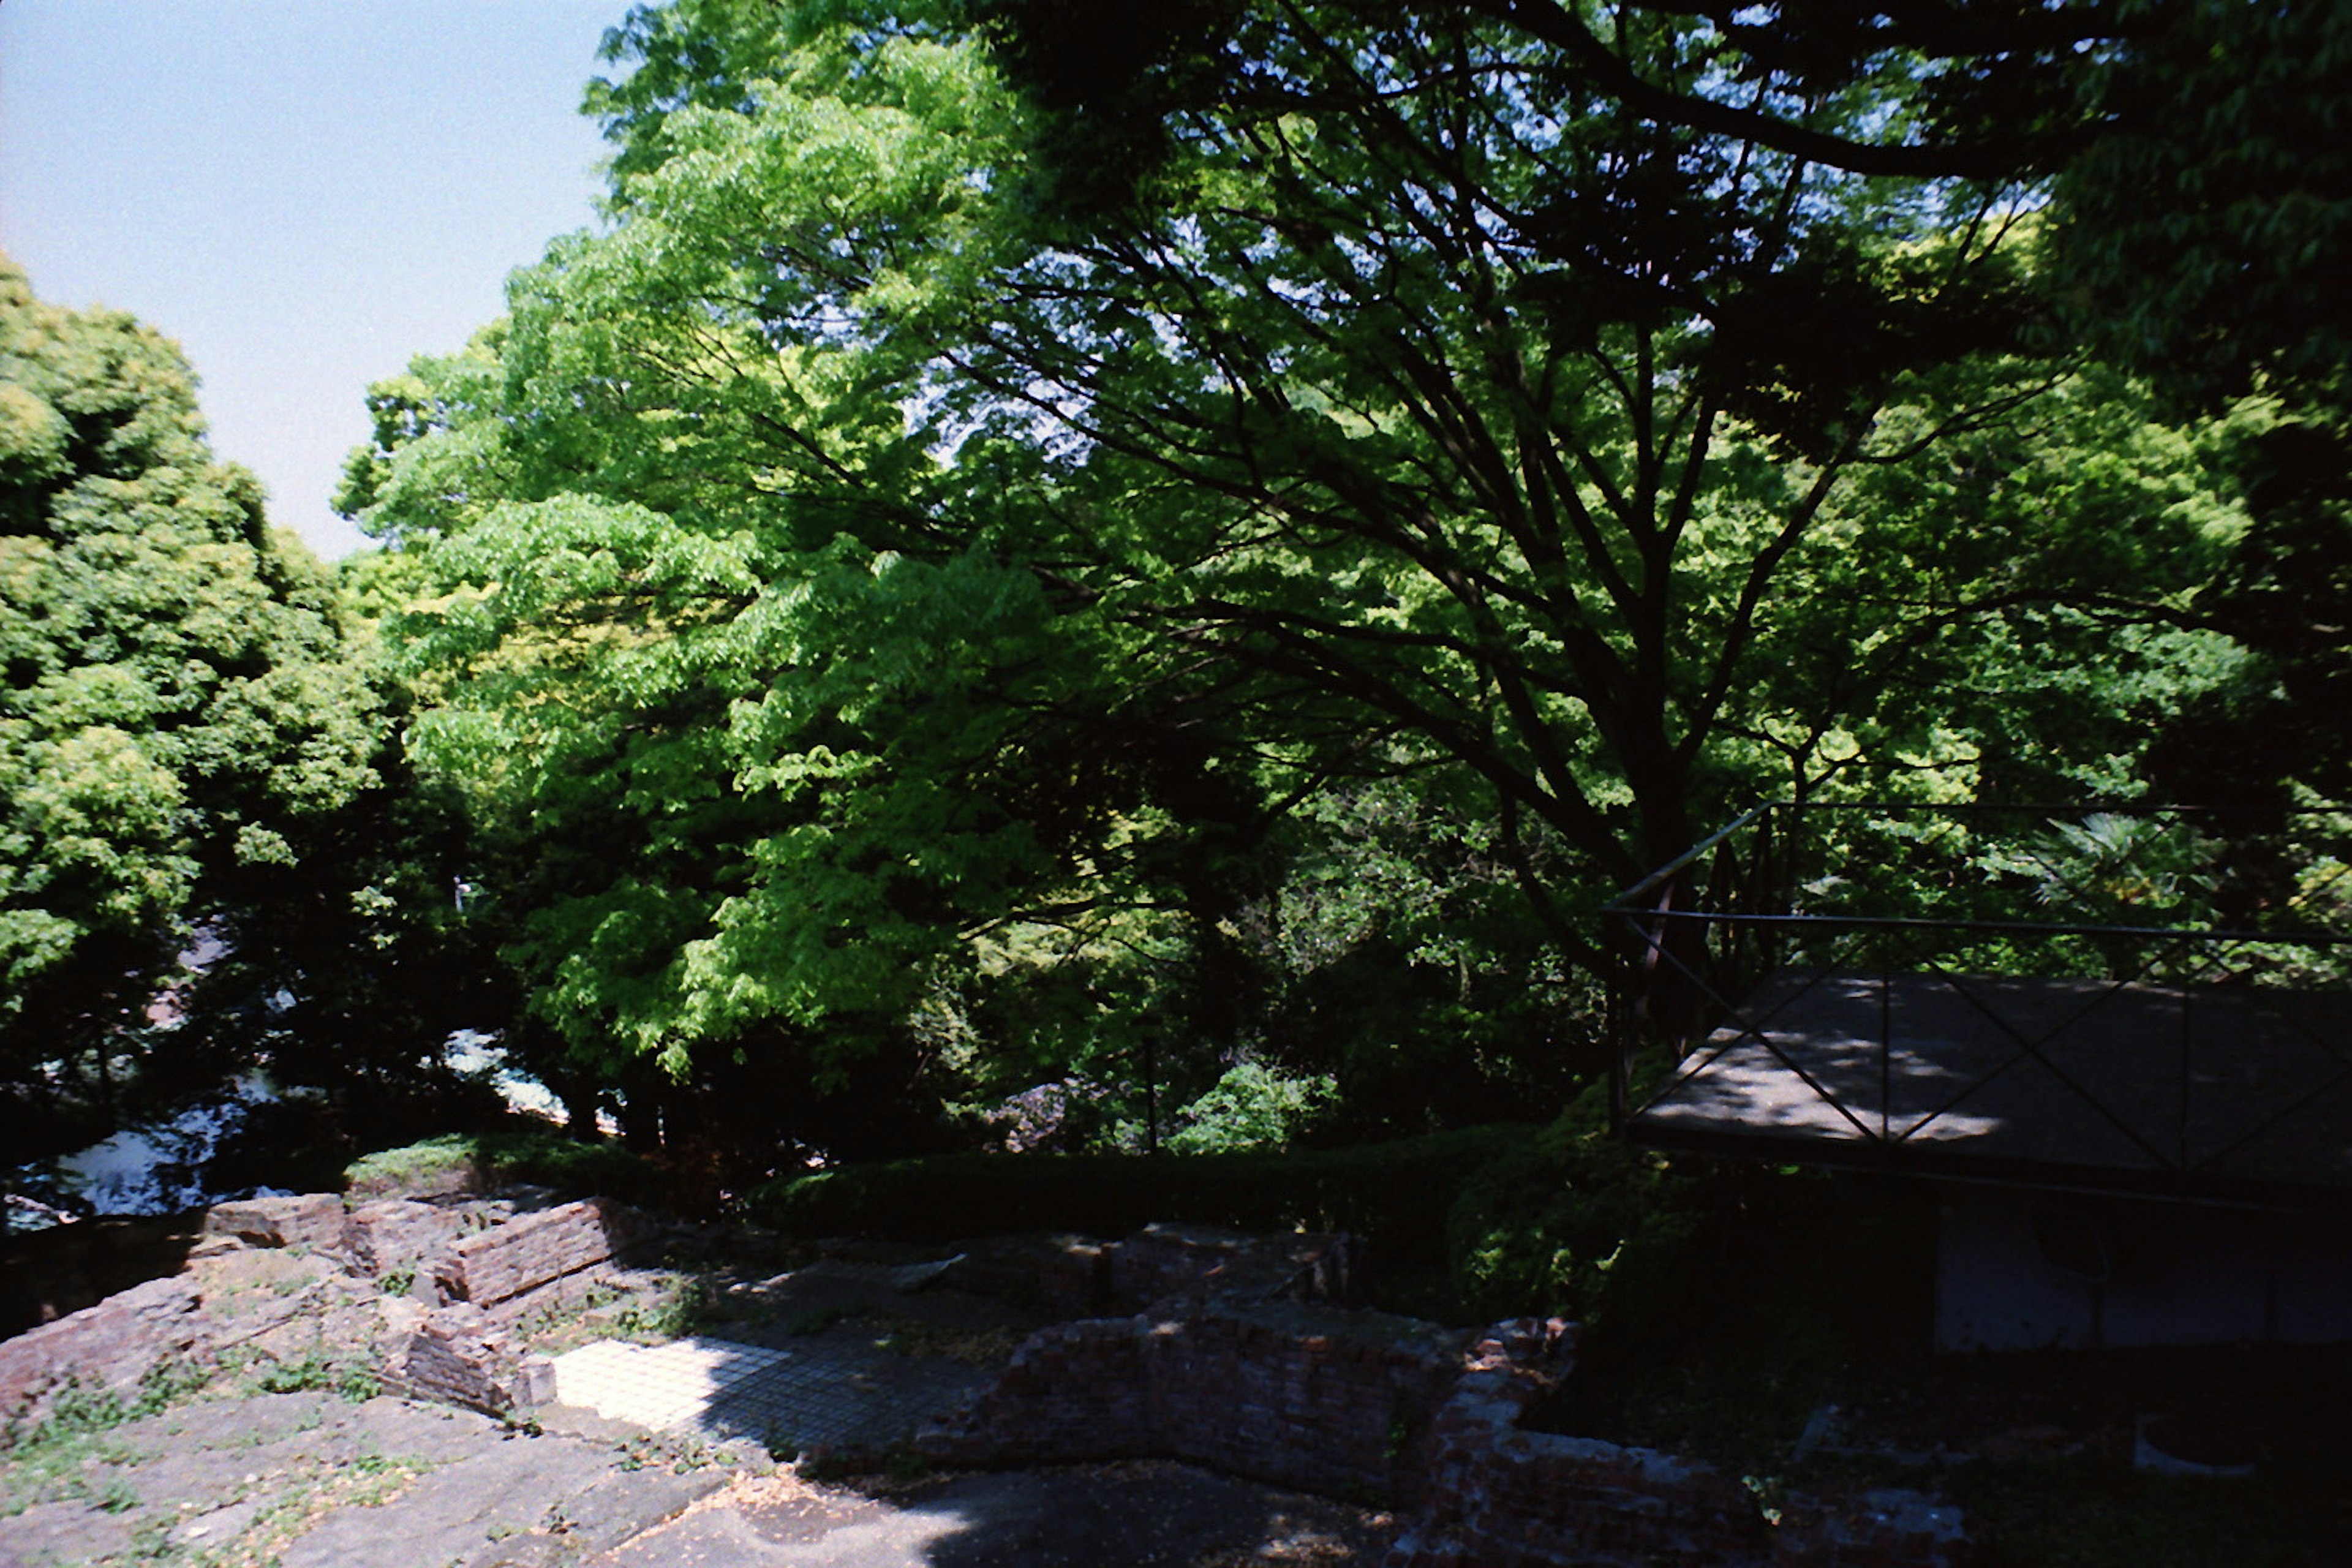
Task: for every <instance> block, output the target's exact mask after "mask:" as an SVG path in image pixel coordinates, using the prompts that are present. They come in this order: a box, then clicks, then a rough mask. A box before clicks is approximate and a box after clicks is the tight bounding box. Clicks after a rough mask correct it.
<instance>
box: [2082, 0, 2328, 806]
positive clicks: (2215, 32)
mask: <svg viewBox="0 0 2352 1568" xmlns="http://www.w3.org/2000/svg"><path fill="white" fill-rule="evenodd" d="M2123 10H2124V12H2125V14H2126V17H2127V19H2128V20H2129V21H2130V22H2131V24H2132V26H2130V29H2129V34H2128V37H2126V40H2125V41H2124V43H2123V45H2122V46H2121V47H2117V48H2115V49H2113V50H2111V51H2108V52H2106V53H2105V54H2103V55H2102V56H2101V57H2100V58H2098V59H2097V60H2096V61H2095V63H2094V64H2093V65H2092V67H2091V68H2089V70H2088V71H2087V73H2086V78H2085V83H2084V98H2085V101H2086V104H2087V107H2088V109H2089V110H2090V115H2089V125H2090V127H2091V129H2092V131H2093V132H2094V134H2093V135H2092V137H2091V139H2090V140H2089V142H2087V144H2086V145H2085V146H2084V149H2083V151H2082V152H2081V153H2080V154H2079V155H2078V156H2076V157H2074V158H2073V159H2072V160H2071V161H2070V162H2069V163H2068V165H2067V167H2066V169H2065V172H2064V174H2063V178H2062V179H2061V180H2060V181H2059V183H2058V185H2057V189H2056V200H2055V204H2054V208H2053V210H2054V212H2055V214H2056V216H2057V221H2056V222H2055V223H2054V224H2053V228H2052V241H2053V243H2052V247H2051V249H2052V265H2051V272H2052V277H2053V289H2054V292H2055V293H2056V295H2057V297H2058V298H2059V299H2060V300H2062V302H2063V304H2064V306H2065V307H2066V321H2067V324H2068V325H2069V327H2070V328H2072V329H2073V330H2074V331H2079V332H2081V333H2082V334H2083V335H2084V336H2085V337H2086V338H2088V339H2089V340H2090V341H2092V342H2095V344H2097V345H2098V346H2099V348H2100V349H2101V350H2102V351H2103V352H2104V353H2106V354H2108V355H2109V356H2111V357H2112V358H2114V359H2116V361H2118V362H2120V363H2124V364H2126V365H2127V366H2129V367H2131V368H2132V369H2134V370H2136V371H2137V372H2139V373H2141V374H2146V375H2148V376H2149V377H2151V378H2152V379H2153V380H2154V381H2155V383H2156V384H2158V386H2159V387H2160V388H2161V389H2162V390H2163V391H2164V393H2165V394H2166V395H2167V397H2168V400H2169V401H2170V402H2171V403H2172V404H2173V405H2175V406H2179V407H2188V408H2202V407H2210V406H2212V405H2217V404H2220V403H2222V402H2224V401H2226V400H2227V399H2230V398H2232V397H2236V396H2241V395H2245V394H2247V393H2250V392H2251V393H2255V394H2259V395H2262V396H2263V397H2264V398H2266V399H2268V400H2270V404H2271V406H2270V409H2269V411H2268V414H2267V416H2265V417H2259V418H2244V417H2242V418H2240V419H2239V420H2237V421H2235V422H2234V426H2233V430H2232V439H2231V444H2230V447H2229V449H2228V450H2227V452H2226V453H2225V454H2224V461H2225V463H2226V466H2227V467H2228V468H2229V469H2230V470H2231V472H2232V473H2233V474H2234V475H2235V476H2236V477H2237V479H2239V481H2240V482H2241V483H2242V486H2243V487H2244V489H2245V491H2246V497H2247V510H2248V512H2249V514H2250V521H2249V525H2248V527H2247V528H2246V529H2245V531H2244V532H2243V535H2242V538H2241V540H2240V542H2239V543H2238V546H2237V548H2236V549H2235V550H2234V551H2232V552H2231V555H2230V558H2229V559H2228V560H2227V561H2226V562H2225V563H2221V565H2220V566H2219V568H2218V569H2217V571H2216V572H2215V574H2214V580H2213V583H2212V584H2211V587H2210V591H2209V592H2208V593H2206V594H2205V595H2202V596H2201V598H2200V603H2199V604H2198V605H2197V606H2196V607H2197V611H2198V613H2199V615H2200V617H2201V619H2202V620H2203V622H2204V623H2205V624H2207V625H2210V626H2215V627H2218V628H2220V629H2222V630H2224V631H2226V632H2228V633H2229V634H2230V635H2231V636H2232V637H2236V638H2237V639H2238V640H2240V641H2241V642H2242V643H2243V644H2245V645H2246V646H2247V647H2250V648H2252V650H2254V651H2255V653H2256V654H2257V655H2258V656H2259V657H2257V658H2254V659H2252V660H2251V661H2249V662H2247V663H2246V664H2245V666H2244V667H2243V668H2242V672H2241V675H2240V677H2239V679H2235V680H2233V681H2231V682H2229V683H2227V684H2225V685H2222V686H2221V687H2219V688H2217V689H2213V690H2211V691H2210V692H2209V693H2208V694H2207V695H2206V696H2205V697H2203V698H2202V699H2201V700H2197V701H2195V702H2193V703H2191V704H2190V705H2189V708H2188V710H2186V711H2185V712H2184V713H2183V714H2182V715H2181V716H2180V719H2179V722H2177V723H2176V724H2174V725H2172V726H2171V727H2170V731H2169V733H2168V737H2167V739H2166V742H2165V743H2164V745H2163V746H2162V748H2161V752H2160V754H2159V756H2158V759H2157V766H2158V771H2159V772H2160V773H2161V774H2162V776H2163V777H2164V778H2165V779H2166V781H2167V783H2168V786H2169V787H2170V788H2171V790H2172V791H2173V792H2174V793H2176V794H2177V795H2181V796H2184V797H2187V798H2196V799H2212V800H2228V801H2260V802H2273V801H2280V800H2284V799H2286V798H2290V797H2292V796H2293V795H2295V794H2297V793H2301V794H2303V795H2305V797H2306V798H2307V797H2308V795H2311V794H2317V795H2321V796H2323V797H2326V798H2332V799H2343V798H2345V797H2346V796H2347V794H2352V745H2347V742H2346V739H2345V731H2344V727H2343V725H2342V724H2341V722H2340V721H2338V718H2337V715H2339V714H2340V713H2341V712H2342V711H2343V707H2344V703H2345V702H2346V700H2347V699H2352V639H2348V638H2347V636H2346V632H2345V628H2346V626H2347V625H2352V576H2347V568H2346V563H2347V562H2352V506H2347V502H2352V317H2347V291H2346V289H2344V287H2343V283H2342V279H2343V278H2344V277H2345V275H2346V273H2347V269H2352V143H2347V138H2346V136H2345V135H2344V132H2343V123H2342V120H2343V99H2344V93H2343V86H2342V84H2343V82H2344V80H2345V79H2346V73H2347V70H2352V13H2347V11H2346V10H2345V8H2344V7H2342V6H2340V5H2239V4H2231V3H2229V0H2169V3H2166V4H2150V3H2148V0H2139V3H2137V4H2135V5H2128V6H2126V7H2123Z"/></svg>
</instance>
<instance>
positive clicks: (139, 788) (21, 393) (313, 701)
mask: <svg viewBox="0 0 2352 1568" xmlns="http://www.w3.org/2000/svg"><path fill="white" fill-rule="evenodd" d="M0 666H5V669H6V673H7V680H6V684H5V688H0V1079H5V1086H6V1093H5V1101H0V1103H4V1104H5V1109H6V1110H7V1112H8V1119H7V1121H6V1122H5V1124H0V1143H5V1145H6V1146H8V1147H10V1148H13V1149H16V1150H18V1151H21V1152H23V1153H25V1154H30V1153H33V1152H37V1150H39V1149H41V1148H44V1147H47V1146H51V1145H53V1144H54V1142H55V1141H56V1140H57V1139H58V1138H59V1137H61V1136H70V1134H71V1132H72V1131H73V1129H74V1121H73V1118H72V1117H71V1116H70V1115H65V1116H60V1115H59V1114H58V1112H59V1111H60V1110H71V1108H72V1107H73V1106H74V1105H76V1104H84V1105H86V1104H88V1103H89V1102H91V1101H98V1102H100V1103H101V1104H102V1103H103V1102H104V1101H105V1100H108V1099H109V1098H110V1095H111V1092H112V1088H113V1080H114V1079H115V1077H116V1076H117V1074H118V1073H121V1072H123V1071H124V1070H125V1069H127V1068H129V1067H131V1066H132V1065H133V1064H134V1062H135V1059H136V1058H137V1057H138V1056H139V1055H140V1054H141V1053H142V1044H143V1042H144V1041H145V1040H146V1039H147V1038H148V1037H150V1036H152V1032H153V1031H154V1030H155V1029H156V1028H159V1027H161V1026H163V1025H165V1024H167V1023H169V1022H172V1021H173V1020H174V1018H175V1016H176V1013H177V1006H176V1003H175V1002H173V1001H172V1000H170V999H169V993H168V991H167V992H166V997H167V999H166V1000H165V1001H164V1003H163V1005H160V1006H158V1005H155V1003H156V998H157V994H158V992H159V990H166V988H168V987H173V986H174V985H175V984H182V983H184V979H185V977H184V976H183V975H181V974H180V973H179V971H180V964H181V960H182V955H183V953H184V952H187V951H189V950H191V948H192V947H194V948H197V949H198V950H199V951H200V950H201V948H202V947H203V946H205V945H207V941H206V937H205V930H206V922H207V921H208V920H209V919H210V918H211V917H212V916H214V915H215V913H217V912H218V911H219V910H221V909H222V908H223V907H224V905H225V904H226V902H228V901H230V900H234V899H235V898H236V889H237V888H238V886H239V884H240V883H241V882H243V881H245V880H247V879H252V878H255V877H262V878H265V879H266V878H267V876H268V874H269V872H270V870H271V869H272V868H291V867H293V866H294V865H295V864H296V863H297V862H298V860H299V858H301V856H302V855H303V854H304V853H305V852H307V851H308V850H309V849H310V847H311V846H310V842H309V835H310V832H311V830H312V828H313V827H314V826H315V825H317V824H319V823H320V822H321V821H323V820H324V819H326V818H327V817H329V816H331V815H332V814H334V813H335V812H336V811H338V810H339V809H341V807H343V806H344V805H347V804H348V803H349V802H350V801H351V800H352V798H353V797H354V795H357V794H358V793H359V792H360V791H362V789H364V788H366V787H367V786H368V785H370V784H372V783H373V775H372V774H371V772H370V768H369V763H370V760H371V757H372V754H373V752H374V751H375V749H376V747H377V745H378V744H379V738H378V730H377V726H376V722H375V718H376V715H375V705H374V703H373V700H372V699H371V697H370V695H369V693H368V692H367V691H366V689H364V687H363V686H362V683H361V681H360V679H359V678H358V676H357V675H356V673H355V672H354V669H353V667H352V663H351V661H350V660H349V659H348V658H347V657H346V650H345V647H344V644H343V640H342V630H341V611H340V610H339V609H338V607H337V605H336V602H335V598H334V595H333V593H332V591H331V586H330V584H329V583H328V580H327V578H326V576H325V574H323V573H322V572H321V571H320V568H319V567H318V566H317V564H316V563H314V562H312V561H311V560H310V557H309V555H308V554H307V552H304V551H303V550H302V548H301V546H300V545H299V543H297V542H290V541H288V540H283V539H277V538H273V537H271V535H270V534H269V533H268V530H267V528H266V525H265V523H264V521H263V515H262V504H261V493H260V488H259V486H258V484H257V482H256V481H255V479H254V478H253V476H252V475H251V474H249V473H247V472H246V471H245V470H243V469H241V468H235V467H233V466H227V465H223V464H220V463H217V462H215V461H214V459H213V457H212V454H211V452H210V450H209V449H208V447H207V446H206V444H205V428H204V423H203V420H202V418H201V417H200V416H199V415H198V414H197V411H196V403H195V381H194V376H193V375H192V374H190V373H189V371H188V368H187V366H186V364H185V363H184V361H183V360H182V359H181V357H180V354H179V351H178V350H177V349H176V348H175V347H174V346H173V344H172V343H170V342H167V341H165V340H164V339H163V338H162V337H160V336H158V335H157V334H156V333H155V332H154V331H152V330H150V329H148V328H145V327H142V326H141V325H140V324H139V323H137V322H136V321H132V320H131V318H130V317H128V316H124V315H121V314H119V313H116V312H111V311H105V310H93V311H89V312H78V311H73V310H62V309H59V308H57V307H54V306H49V305H45V304H43V303H41V302H40V301H38V300H36V299H35V298H34V297H33V295H32V293H31V290H30V288H29V286H28V284H27V283H26V279H25V276H24V274H23V273H22V272H21V271H19V270H17V269H16V268H15V267H14V266H13V264H10V263H7V262H6V261H5V259H0ZM118 1058H126V1059H121V1060H118ZM60 1096H63V1097H64V1098H63V1099H62V1100H60ZM104 1108H105V1109H106V1110H111V1107H110V1106H106V1107H104Z"/></svg>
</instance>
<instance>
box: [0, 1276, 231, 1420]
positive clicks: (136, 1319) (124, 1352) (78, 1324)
mask: <svg viewBox="0 0 2352 1568" xmlns="http://www.w3.org/2000/svg"><path fill="white" fill-rule="evenodd" d="M200 1305H201V1298H200V1296H199V1295H198V1292H197V1289H196V1286H195V1283H194V1281H193V1280H190V1279H150V1280H148V1281H147V1282H146V1283H145V1284H143V1285H134V1286H132V1287H131V1289H128V1290H123V1291H120V1292H118V1293H116V1294H114V1295H112V1296H109V1297H108V1298H107V1299H106V1300H103V1301H100V1302H99V1303H98V1304H97V1305H96V1306H94V1307H85V1308H83V1309H82V1310H80V1311H79V1312H71V1313H68V1314H67V1315H66V1316H65V1317H62V1318H59V1319H58V1320H57V1321H54V1322H48V1323H44V1324H42V1325H41V1326H40V1327H39V1328H37V1329H33V1330H29V1331H26V1332H25V1333H22V1334H19V1335H17V1336H16V1338H15V1339H13V1340H8V1341H5V1342H0V1421H7V1420H12V1419H14V1418H16V1416H18V1415H24V1414H26V1413H28V1412H29V1413H34V1414H37V1413H38V1412H39V1410H40V1409H41V1408H42V1407H43V1405H45V1404H46V1401H47V1397H48V1396H49V1394H52V1393H53V1392H54V1391H55V1390H57V1389H59V1388H61V1387H63V1386H65V1385H66V1384H78V1385H79V1386H82V1387H104V1388H110V1389H112V1390H113V1391H115V1392H116V1393H118V1394H127V1393H129V1392H130V1391H131V1390H132V1389H134V1388H136V1387H137V1386H138V1385H139V1382H140V1380H141V1379H142V1378H143V1377H145V1376H146V1375H147V1373H149V1372H150V1371H152V1370H153V1369H154V1368H155V1367H156V1366H157V1365H159V1364H160V1363H163V1362H164V1361H165V1360H167V1359H169V1358H171V1357H173V1356H178V1355H184V1354H187V1353H188V1352H191V1351H193V1350H194V1348H195V1347H196V1346H197V1345H199V1344H201V1343H202V1342H204V1340H205V1329H206V1325H205V1320H204V1319H203V1317H202V1316H201V1315H200V1314H199V1312H198V1310H197V1309H198V1307H199V1306H200Z"/></svg>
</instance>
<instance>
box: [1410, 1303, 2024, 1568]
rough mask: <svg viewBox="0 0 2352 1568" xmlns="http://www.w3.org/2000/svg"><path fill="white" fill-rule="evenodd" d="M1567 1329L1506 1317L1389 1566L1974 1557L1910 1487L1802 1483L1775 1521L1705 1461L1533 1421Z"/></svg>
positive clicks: (1925, 1561) (1449, 1426)
mask: <svg viewBox="0 0 2352 1568" xmlns="http://www.w3.org/2000/svg"><path fill="white" fill-rule="evenodd" d="M1573 1347H1574V1335H1573V1331H1569V1330H1567V1329H1566V1328H1565V1326H1564V1325H1560V1324H1558V1323H1549V1324H1548V1323H1540V1322H1537V1321H1533V1320H1522V1321H1517V1322H1512V1323H1506V1324H1499V1325H1497V1326H1496V1329H1495V1330H1494V1331H1490V1332H1489V1333H1488V1334H1487V1336H1486V1338H1485V1339H1483V1340H1481V1341H1480V1342H1479V1343H1478V1344H1477V1346H1476V1347H1475V1349H1474V1350H1473V1352H1472V1353H1471V1356H1470V1359H1469V1361H1468V1363H1467V1364H1466V1366H1465V1368H1464V1370H1463V1372H1462V1374H1461V1377H1460V1379H1459V1381H1458V1382H1457V1383H1455V1384H1454V1389H1453V1392H1452V1394H1450V1395H1449V1396H1448V1397H1447V1398H1446V1400H1445V1402H1444V1405H1442V1406H1441V1407H1440V1408H1439V1409H1438V1411H1437V1413H1436V1416H1435V1418H1434V1419H1433V1421H1432V1422H1431V1424H1430V1429H1429V1449H1430V1453H1429V1461H1428V1467H1429V1468H1428V1474H1429V1484H1428V1487H1427V1490H1426V1494H1425V1497H1424V1500H1423V1510H1422V1512H1421V1515H1420V1517H1419V1518H1418V1519H1416V1520H1415V1521H1414V1523H1413V1525H1412V1529H1411V1530H1410V1531H1408V1532H1407V1533H1406V1534H1405V1535H1404V1536H1403V1537H1402V1539H1400V1540H1399V1541H1398V1542H1397V1544H1396V1547H1395V1549H1394V1550H1393V1551H1392V1552H1391V1553H1390V1556H1389V1559H1388V1563H1387V1568H1664V1565H1667V1564H1672V1565H1674V1568H1797V1565H1799V1564H1803V1565H1805V1568H1966V1565H1970V1564H1975V1563H1979V1562H1981V1561H1982V1547H1981V1542H1979V1540H1978V1539H1977V1538H1976V1537H1975V1536H1974V1535H1973V1534H1972V1533H1971V1532H1970V1531H1969V1530H1968V1529H1967V1528H1966V1526H1965V1523H1964V1521H1962V1519H1961V1517H1960V1514H1959V1511H1958V1510H1956V1509H1952V1508H1949V1507H1946V1506H1943V1505H1941V1504H1939V1503H1938V1502H1937V1501H1936V1500H1934V1499H1932V1498H1929V1497H1927V1496H1925V1495H1923V1494H1921V1493H1917V1492H1910V1491H1895V1490H1884V1491H1861V1492H1855V1493H1851V1494H1829V1493H1795V1494H1790V1495H1789V1496H1787V1497H1784V1498H1782V1499H1780V1500H1779V1501H1778V1504H1777V1510H1778V1513H1779V1521H1778V1522H1777V1523H1769V1522H1768V1521H1767V1520H1766V1518H1765V1515H1764V1512H1763V1510H1762V1509H1761V1508H1760V1507H1759V1504H1758V1503H1757V1501H1756V1500H1755V1499H1754V1498H1752V1497H1751V1496H1750V1495H1749V1494H1748V1491H1747V1489H1745V1488H1744V1487H1743V1486H1741V1485H1740V1484H1739V1483H1738V1482H1737V1481H1735V1480H1733V1479H1731V1478H1730V1477H1727V1476H1726V1475H1724V1474H1722V1473H1721V1472H1720V1471H1718V1470H1717V1469H1715V1468H1713V1467H1712V1466H1708V1465H1704V1464H1699V1463H1696V1462H1695V1461H1692V1460H1687V1459H1683V1458H1676V1457H1675V1456H1673V1455H1669V1454H1662V1453H1658V1452H1655V1451H1654V1450H1651V1449H1647V1448H1633V1447H1621V1446H1620V1445H1617V1444H1614V1443H1604V1442H1600V1441H1597V1440H1595V1439H1592V1438H1587V1437H1572V1436H1561V1435H1559V1434H1555V1433H1547V1432H1533V1431H1529V1430H1528V1429H1527V1428H1526V1426H1525V1425H1524V1423H1525V1420H1526V1417H1527V1415H1528V1412H1529V1411H1530V1410H1531V1409H1532V1408H1533V1407H1534V1406H1535V1405H1537V1404H1538V1402H1539V1401H1540V1400H1541V1399H1542V1398H1543V1397H1544V1395H1545V1394H1547V1393H1549V1391H1550V1390H1551V1388H1552V1387H1553V1386H1554V1385H1555V1384H1556V1381H1557V1379H1558V1378H1559V1376H1561V1375H1564V1374H1565V1373H1566V1372H1567V1370H1568V1366H1569V1360H1570V1354H1571V1353H1572V1351H1573Z"/></svg>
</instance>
